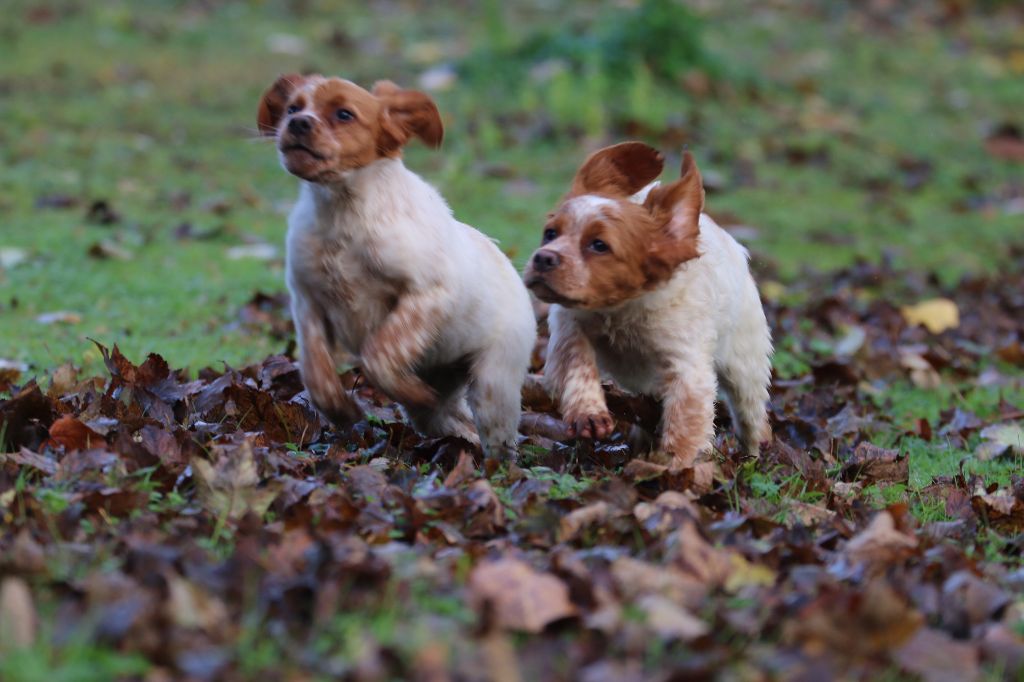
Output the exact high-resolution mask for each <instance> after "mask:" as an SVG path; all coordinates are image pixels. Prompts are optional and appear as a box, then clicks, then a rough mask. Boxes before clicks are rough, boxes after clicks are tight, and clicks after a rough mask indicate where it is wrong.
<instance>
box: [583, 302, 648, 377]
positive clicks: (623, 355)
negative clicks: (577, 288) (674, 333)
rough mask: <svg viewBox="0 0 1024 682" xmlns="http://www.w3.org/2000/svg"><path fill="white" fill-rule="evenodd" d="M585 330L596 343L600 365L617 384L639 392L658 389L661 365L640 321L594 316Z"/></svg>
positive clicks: (585, 325) (594, 345)
mask: <svg viewBox="0 0 1024 682" xmlns="http://www.w3.org/2000/svg"><path fill="white" fill-rule="evenodd" d="M583 329H584V331H585V333H586V334H587V336H588V337H589V338H590V340H591V343H592V344H593V347H594V351H595V353H596V355H597V364H598V367H599V368H600V369H601V371H602V372H604V373H606V374H608V375H609V376H610V377H611V378H612V379H614V380H615V382H616V383H617V384H619V385H620V386H622V387H623V388H625V389H626V390H628V391H633V392H635V393H652V392H654V391H655V390H656V387H657V379H658V362H657V355H656V352H655V349H654V348H653V347H652V345H651V344H650V342H649V339H650V334H649V333H648V332H647V330H646V329H645V328H644V327H643V325H641V324H638V321H636V320H634V321H630V322H625V323H624V321H621V320H615V319H608V318H605V317H594V318H593V319H591V320H590V321H588V323H587V324H584V325H583Z"/></svg>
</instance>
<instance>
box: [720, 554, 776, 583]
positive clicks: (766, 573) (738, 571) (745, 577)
mask: <svg viewBox="0 0 1024 682" xmlns="http://www.w3.org/2000/svg"><path fill="white" fill-rule="evenodd" d="M729 560H730V563H731V564H732V570H731V571H730V572H729V577H728V578H726V580H725V591H726V592H736V591H738V590H739V589H740V588H742V587H746V586H747V585H763V586H765V587H771V586H772V585H774V584H775V571H773V570H772V569H770V568H768V567H767V566H764V565H762V564H752V563H750V562H749V561H747V560H746V559H745V558H744V557H743V556H742V555H740V554H733V555H731V556H730V557H729Z"/></svg>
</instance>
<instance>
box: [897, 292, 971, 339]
mask: <svg viewBox="0 0 1024 682" xmlns="http://www.w3.org/2000/svg"><path fill="white" fill-rule="evenodd" d="M900 312H901V313H902V314H903V319H904V320H906V321H907V324H909V325H917V324H919V325H923V326H924V328H925V329H927V330H928V331H930V332H931V333H932V334H941V333H942V332H944V331H946V330H947V329H956V328H957V327H958V326H960V309H959V308H957V305H956V303H955V302H953V301H951V300H949V299H948V298H932V299H929V300H927V301H921V302H920V303H916V304H914V305H909V306H903V307H902V308H900Z"/></svg>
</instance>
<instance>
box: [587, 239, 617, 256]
mask: <svg viewBox="0 0 1024 682" xmlns="http://www.w3.org/2000/svg"><path fill="white" fill-rule="evenodd" d="M588 248H589V249H590V250H591V251H593V252H594V253H608V252H609V251H611V250H612V249H611V247H610V246H608V245H607V244H605V243H604V242H603V241H601V240H600V239H595V240H594V241H592V242H590V244H589V245H588Z"/></svg>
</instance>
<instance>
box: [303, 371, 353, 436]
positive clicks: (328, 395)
mask: <svg viewBox="0 0 1024 682" xmlns="http://www.w3.org/2000/svg"><path fill="white" fill-rule="evenodd" d="M307 388H308V389H309V397H310V398H311V399H312V401H313V405H314V406H315V407H316V409H318V410H319V411H320V413H321V414H323V415H324V416H325V417H327V418H328V419H329V420H330V421H331V423H332V424H334V425H335V426H337V427H339V428H347V427H349V426H352V425H353V424H355V423H356V422H358V421H359V420H360V419H362V418H363V412H362V410H360V409H359V405H358V404H356V401H355V400H353V399H352V396H350V395H349V394H348V393H347V392H346V391H345V387H344V386H342V385H341V382H340V381H333V382H321V383H319V384H317V385H315V386H313V385H311V386H308V387H307Z"/></svg>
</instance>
